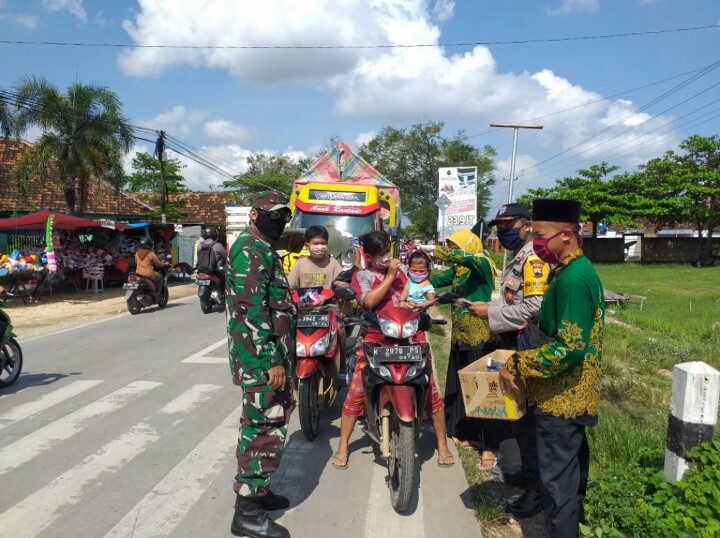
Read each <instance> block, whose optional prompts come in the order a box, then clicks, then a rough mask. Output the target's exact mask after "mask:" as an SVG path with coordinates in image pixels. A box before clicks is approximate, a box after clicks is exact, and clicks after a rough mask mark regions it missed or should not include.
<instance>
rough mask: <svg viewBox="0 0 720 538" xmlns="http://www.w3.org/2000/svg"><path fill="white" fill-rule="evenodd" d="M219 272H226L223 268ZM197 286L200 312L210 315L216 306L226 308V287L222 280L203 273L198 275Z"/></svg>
mask: <svg viewBox="0 0 720 538" xmlns="http://www.w3.org/2000/svg"><path fill="white" fill-rule="evenodd" d="M218 269H219V270H224V269H223V268H222V267H219V268H218ZM195 284H197V287H198V297H199V298H200V310H202V311H203V314H209V313H210V312H212V311H213V308H215V307H216V306H222V307H223V308H224V307H225V286H223V285H222V284H221V283H220V279H219V278H218V277H217V276H215V275H214V274H212V273H209V272H204V271H201V272H199V273H198V274H197V278H196V280H195Z"/></svg>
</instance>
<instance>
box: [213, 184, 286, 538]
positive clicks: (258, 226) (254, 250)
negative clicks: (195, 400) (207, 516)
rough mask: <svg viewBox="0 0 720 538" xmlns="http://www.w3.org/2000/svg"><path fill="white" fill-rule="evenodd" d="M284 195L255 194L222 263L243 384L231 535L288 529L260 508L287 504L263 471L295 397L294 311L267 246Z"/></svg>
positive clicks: (276, 456) (276, 452) (278, 452)
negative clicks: (247, 219) (247, 220)
mask: <svg viewBox="0 0 720 538" xmlns="http://www.w3.org/2000/svg"><path fill="white" fill-rule="evenodd" d="M287 202H288V198H287V196H285V195H283V194H280V193H276V192H261V193H258V194H256V195H255V196H254V198H253V208H252V210H251V211H250V224H249V225H248V226H247V228H245V230H243V231H242V232H241V233H240V235H239V236H238V238H237V240H236V241H235V243H233V245H232V247H231V248H230V253H229V255H228V261H227V264H226V275H227V279H226V284H225V290H226V316H227V322H228V349H229V352H230V370H231V372H232V375H233V382H234V383H235V384H236V385H239V386H240V387H242V389H243V411H242V417H241V419H240V434H239V437H238V446H237V461H238V469H237V475H236V477H235V483H234V488H233V489H234V490H235V493H236V494H237V498H236V502H235V515H234V517H233V521H232V525H231V529H230V530H231V532H232V533H233V534H234V535H236V536H252V537H255V538H260V537H263V538H264V537H271V538H285V537H289V536H290V533H289V532H288V531H287V529H285V528H284V527H282V526H280V525H278V524H277V523H275V522H274V521H272V520H271V519H270V518H269V517H268V515H267V513H266V510H278V509H283V508H287V507H288V506H289V504H290V503H289V501H288V499H287V498H285V497H282V496H280V495H275V494H273V493H272V492H271V491H270V489H269V481H270V478H269V474H270V473H272V472H273V471H275V470H276V469H277V468H278V466H279V465H280V458H281V456H282V451H283V446H284V444H285V436H286V434H287V426H288V422H289V418H290V413H291V411H292V410H293V408H294V405H295V403H294V401H293V397H292V390H291V386H290V385H291V384H290V378H291V377H290V376H291V368H292V366H291V365H292V360H293V357H294V353H295V341H294V337H295V313H296V312H295V306H294V304H293V302H292V299H291V297H290V292H289V289H288V282H287V279H286V277H285V273H284V272H283V270H282V264H281V261H280V258H279V256H278V255H277V253H276V252H275V250H274V249H273V247H272V246H271V242H273V241H276V240H277V239H278V238H279V237H280V235H281V234H282V232H283V229H284V228H285V225H286V224H287V222H288V221H289V220H290V209H289V208H288V206H287Z"/></svg>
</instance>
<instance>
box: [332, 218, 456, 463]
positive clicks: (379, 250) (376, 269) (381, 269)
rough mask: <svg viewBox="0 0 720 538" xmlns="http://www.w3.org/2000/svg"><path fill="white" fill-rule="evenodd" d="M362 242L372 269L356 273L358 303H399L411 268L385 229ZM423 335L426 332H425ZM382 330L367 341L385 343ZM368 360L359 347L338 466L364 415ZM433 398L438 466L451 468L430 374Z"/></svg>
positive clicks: (442, 415) (344, 459)
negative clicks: (394, 249) (398, 254)
mask: <svg viewBox="0 0 720 538" xmlns="http://www.w3.org/2000/svg"><path fill="white" fill-rule="evenodd" d="M362 245H363V248H364V250H365V256H366V258H367V260H368V268H367V269H363V270H361V271H358V272H356V273H355V274H354V275H353V279H352V286H353V289H354V290H355V291H356V292H357V298H358V302H359V303H360V304H361V305H362V306H363V308H365V309H367V310H376V311H380V310H383V309H384V308H387V307H389V306H399V303H400V300H401V297H402V294H403V292H404V290H405V287H406V284H407V280H408V278H407V275H406V273H407V268H406V267H404V266H403V265H402V264H401V263H400V260H399V259H397V258H395V259H393V258H392V256H391V255H390V238H389V237H388V235H387V234H386V233H384V232H369V233H367V234H365V235H364V236H363V237H362ZM421 334H422V333H421ZM383 338H384V337H383V335H382V333H381V332H380V331H379V330H378V329H375V328H372V327H370V328H368V329H367V330H366V331H365V333H364V335H363V340H364V341H365V342H382V341H383ZM366 365H367V359H366V358H365V354H364V352H363V349H362V347H361V348H360V349H359V350H358V354H357V364H356V366H355V372H354V373H353V376H352V382H351V384H350V389H349V390H348V393H347V396H346V398H345V402H344V404H343V409H342V418H341V420H340V443H339V445H338V449H337V452H335V454H334V455H333V457H332V461H331V463H332V465H333V467H335V468H336V469H347V467H348V443H349V442H350V436H351V435H352V432H353V429H354V428H355V423H356V422H357V419H358V417H361V416H362V415H363V414H364V411H365V409H364V407H365V387H364V386H363V380H362V369H363V368H364V367H365V366H366ZM429 385H430V387H429V390H430V398H429V400H430V401H429V402H428V404H429V405H427V406H426V411H428V414H430V416H431V419H432V423H433V429H434V430H435V435H436V436H437V442H438V465H439V466H441V467H450V466H452V465H454V464H455V461H454V458H453V455H452V454H451V453H450V450H449V448H448V444H447V437H446V435H445V411H444V409H443V403H442V398H441V397H440V393H439V392H438V390H437V385H436V384H435V376H434V375H432V374H431V375H430V381H429Z"/></svg>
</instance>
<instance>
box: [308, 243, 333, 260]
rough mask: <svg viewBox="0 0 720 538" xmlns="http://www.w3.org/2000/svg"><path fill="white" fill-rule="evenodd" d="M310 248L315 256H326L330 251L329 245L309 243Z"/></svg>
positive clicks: (311, 253) (311, 254)
mask: <svg viewBox="0 0 720 538" xmlns="http://www.w3.org/2000/svg"><path fill="white" fill-rule="evenodd" d="M308 250H309V251H310V256H312V257H313V258H324V257H325V256H327V253H328V247H327V245H308Z"/></svg>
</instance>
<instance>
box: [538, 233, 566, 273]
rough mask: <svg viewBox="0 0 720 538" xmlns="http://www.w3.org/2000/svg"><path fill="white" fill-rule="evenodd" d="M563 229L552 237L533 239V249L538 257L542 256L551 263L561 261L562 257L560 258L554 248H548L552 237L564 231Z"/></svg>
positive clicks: (542, 258) (546, 261)
mask: <svg viewBox="0 0 720 538" xmlns="http://www.w3.org/2000/svg"><path fill="white" fill-rule="evenodd" d="M563 231H564V230H560V231H559V232H558V233H556V234H555V235H553V236H551V237H545V238H543V239H538V238H535V239H533V250H534V251H535V254H537V256H538V258H540V259H541V260H542V261H544V262H545V263H549V264H550V265H553V264H556V263H558V262H560V258H558V256H557V254H555V253H554V252H553V251H552V250H550V249H549V248H548V243H549V242H550V241H551V240H552V239H554V238H555V237H557V236H558V235H560V234H561V233H563Z"/></svg>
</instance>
